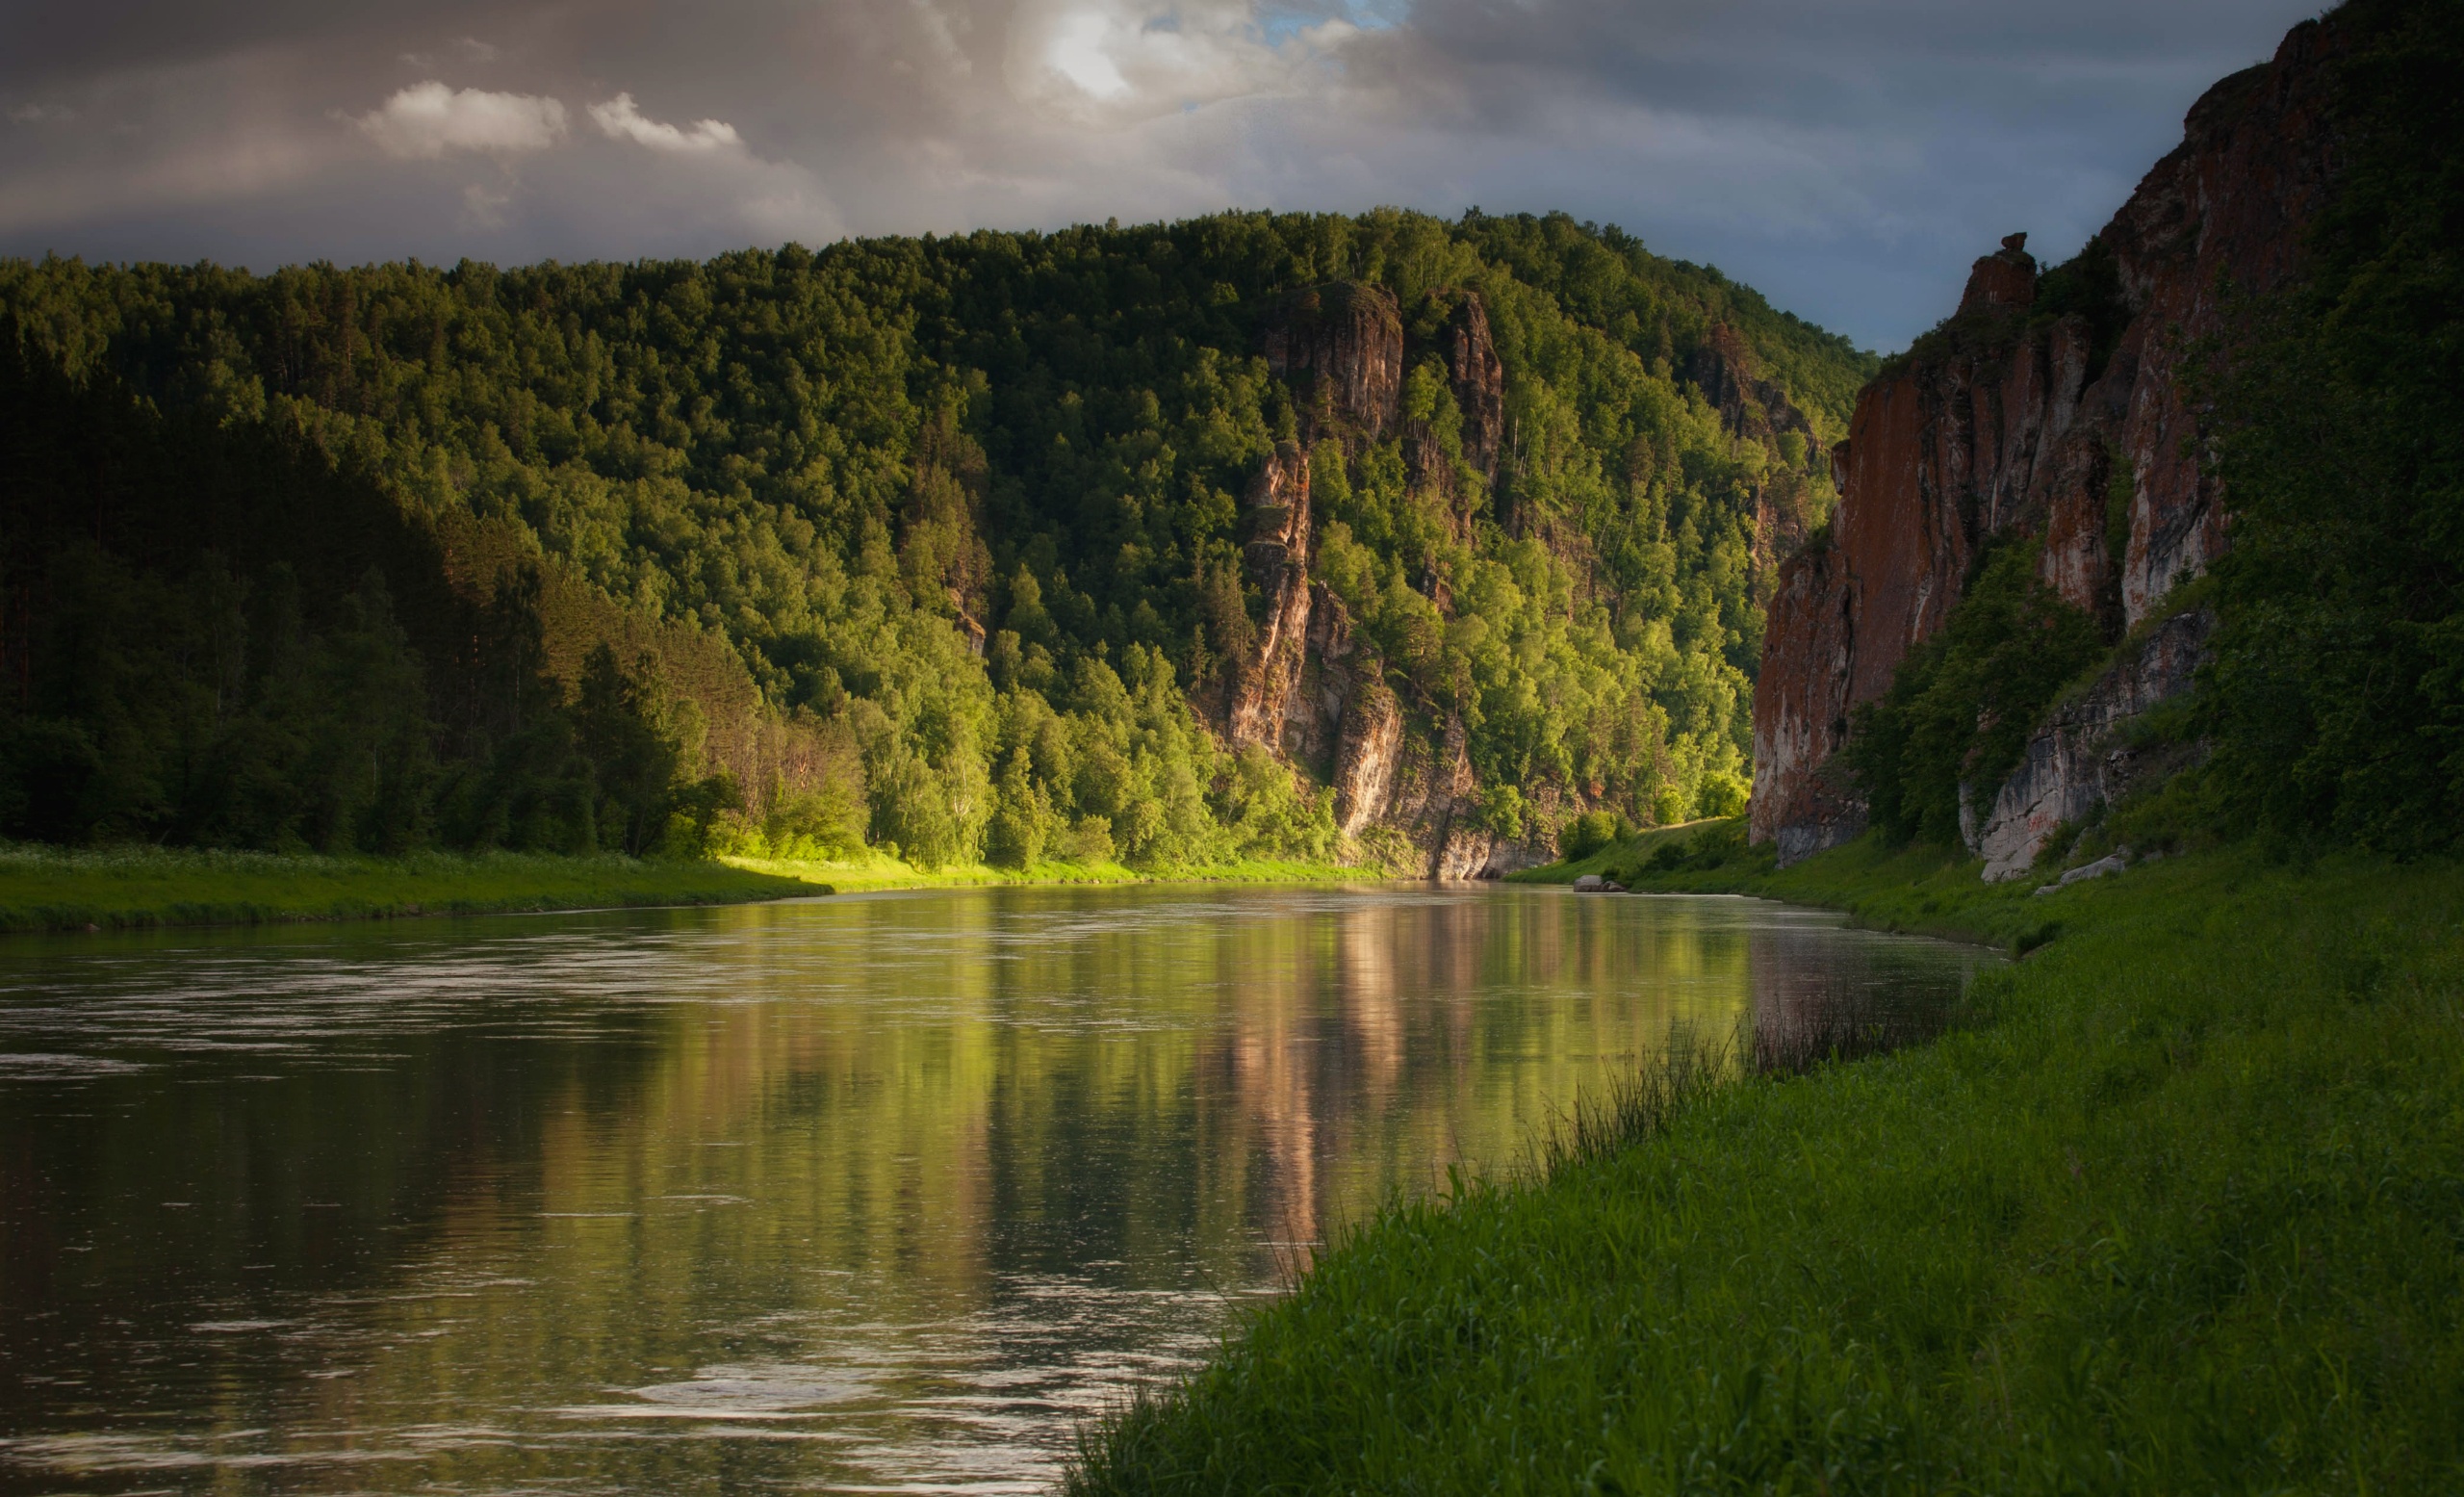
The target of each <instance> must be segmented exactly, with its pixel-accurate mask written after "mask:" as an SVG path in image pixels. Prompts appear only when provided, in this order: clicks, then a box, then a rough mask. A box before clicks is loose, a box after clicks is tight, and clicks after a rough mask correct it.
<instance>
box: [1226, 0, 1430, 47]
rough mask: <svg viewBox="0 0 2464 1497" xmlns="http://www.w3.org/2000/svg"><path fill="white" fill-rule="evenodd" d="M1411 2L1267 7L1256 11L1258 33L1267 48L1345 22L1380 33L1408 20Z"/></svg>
mask: <svg viewBox="0 0 2464 1497" xmlns="http://www.w3.org/2000/svg"><path fill="white" fill-rule="evenodd" d="M1411 13H1412V6H1411V0H1328V3H1326V4H1323V5H1306V6H1293V5H1267V6H1262V7H1260V8H1259V11H1258V31H1259V34H1260V35H1262V36H1263V37H1265V38H1266V40H1267V44H1268V45H1269V46H1274V47H1279V46H1281V45H1283V44H1284V43H1285V42H1287V41H1290V40H1291V39H1293V38H1295V37H1297V36H1299V35H1300V34H1301V33H1302V32H1304V31H1307V30H1308V29H1310V28H1311V27H1313V26H1318V25H1322V24H1323V23H1325V22H1327V21H1329V20H1346V21H1349V22H1351V23H1352V24H1353V25H1354V26H1357V27H1359V28H1360V29H1361V30H1363V31H1384V30H1385V29H1387V28H1388V27H1390V26H1399V25H1401V24H1402V23H1403V22H1404V21H1406V20H1408V19H1410V17H1411Z"/></svg>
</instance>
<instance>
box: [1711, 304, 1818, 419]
mask: <svg viewBox="0 0 2464 1497" xmlns="http://www.w3.org/2000/svg"><path fill="white" fill-rule="evenodd" d="M1685 377H1686V378H1688V379H1690V380H1692V381H1693V382H1694V386H1695V388H1697V389H1699V390H1701V391H1702V392H1703V399H1705V400H1708V401H1710V402H1711V404H1712V405H1714V406H1716V407H1718V409H1719V413H1720V420H1721V422H1722V423H1723V424H1724V425H1726V426H1728V428H1729V431H1730V432H1731V433H1732V435H1735V436H1741V437H1767V436H1771V435H1774V434H1776V433H1779V432H1782V431H1795V432H1799V433H1801V434H1803V435H1804V436H1805V437H1806V438H1807V439H1808V440H1809V441H1810V440H1811V439H1812V437H1813V423H1812V422H1811V421H1809V420H1808V419H1807V418H1806V414H1805V412H1803V411H1801V410H1799V409H1797V407H1796V406H1795V404H1793V403H1792V402H1791V401H1790V400H1788V392H1787V391H1785V390H1784V389H1782V388H1781V387H1780V386H1779V384H1778V383H1777V382H1776V381H1774V380H1769V379H1765V378H1763V377H1762V372H1761V361H1760V360H1758V359H1757V358H1756V357H1755V356H1754V349H1753V348H1751V347H1749V346H1748V345H1747V343H1746V341H1745V339H1744V337H1743V336H1742V335H1741V334H1739V333H1738V332H1737V330H1736V329H1735V328H1733V327H1731V326H1730V325H1729V324H1728V323H1712V324H1711V329H1710V331H1709V332H1708V333H1707V334H1706V335H1705V336H1704V339H1703V346H1702V347H1701V348H1697V349H1695V350H1694V354H1693V356H1692V357H1691V358H1689V359H1687V360H1686V361H1685Z"/></svg>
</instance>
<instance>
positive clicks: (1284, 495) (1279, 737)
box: [1227, 442, 1310, 750]
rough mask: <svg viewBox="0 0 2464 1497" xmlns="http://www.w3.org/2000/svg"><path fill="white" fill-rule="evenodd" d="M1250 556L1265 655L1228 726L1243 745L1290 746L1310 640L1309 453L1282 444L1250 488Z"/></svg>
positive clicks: (1250, 666) (1241, 686) (1244, 682)
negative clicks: (1286, 738)
mask: <svg viewBox="0 0 2464 1497" xmlns="http://www.w3.org/2000/svg"><path fill="white" fill-rule="evenodd" d="M1243 512H1244V514H1245V517H1246V519H1247V522H1248V528H1249V542H1248V546H1247V548H1246V551H1245V560H1246V562H1247V564H1248V569H1249V576H1250V578H1251V579H1252V580H1253V581H1256V583H1257V584H1258V589H1259V591H1261V592H1263V593H1264V594H1266V600H1267V611H1266V618H1265V620H1264V622H1263V623H1262V625H1261V627H1260V628H1259V631H1258V645H1257V652H1256V654H1254V655H1253V656H1251V657H1250V658H1248V659H1247V660H1246V661H1245V662H1243V665H1242V668H1241V671H1240V675H1239V677H1238V679H1237V680H1236V681H1235V683H1234V684H1233V689H1232V701H1231V710H1230V711H1229V713H1228V714H1227V715H1228V717H1229V723H1228V727H1229V729H1230V736H1231V738H1232V742H1233V743H1234V744H1235V745H1236V746H1241V745H1246V744H1251V743H1263V744H1265V745H1267V746H1268V747H1269V748H1272V749H1278V750H1279V749H1281V748H1282V746H1283V734H1284V724H1285V721H1286V719H1287V718H1288V717H1289V716H1290V715H1291V710H1292V704H1293V699H1294V697H1295V695H1296V693H1297V691H1298V689H1299V686H1300V674H1301V667H1302V664H1303V660H1304V656H1305V653H1306V645H1307V641H1308V635H1309V617H1310V596H1309V593H1310V588H1309V454H1308V453H1306V452H1302V451H1301V450H1300V448H1299V446H1298V445H1297V444H1296V443H1292V442H1283V443H1278V444H1277V445H1276V447H1275V450H1274V452H1273V454H1272V455H1270V457H1268V458H1267V460H1266V464H1265V466H1263V467H1261V468H1260V469H1259V470H1258V476H1257V477H1256V478H1254V479H1253V480H1251V482H1250V484H1249V493H1248V497H1247V501H1246V503H1245V504H1244V506H1243Z"/></svg>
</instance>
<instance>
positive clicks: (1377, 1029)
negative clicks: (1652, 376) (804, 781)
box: [0, 886, 1989, 1493]
mask: <svg viewBox="0 0 2464 1497" xmlns="http://www.w3.org/2000/svg"><path fill="white" fill-rule="evenodd" d="M1988 960H1989V958H1986V957H1984V956H1982V955H1980V954H1978V953H1975V952H1972V951H1968V950H1965V949H1963V948H1959V947H1953V946H1947V945H1941V944H1937V943H1933V942H1920V941H1913V940H1908V939H1904V938H1895V937H1889V936H1883V935H1877V934H1873V933H1870V932H1860V931H1851V930H1847V929H1845V928H1843V927H1842V925H1841V924H1840V922H1839V920H1838V919H1837V918H1836V917H1835V916H1827V915H1823V914H1819V913H1815V912H1809V911H1803V910H1794V909H1789V908H1786V907H1783V906H1779V905H1773V904H1768V903H1763V902H1759V901H1753V900H1743V899H1712V898H1702V899H1693V898H1640V897H1615V896H1604V897H1577V896H1574V895H1572V894H1570V893H1567V892H1564V891H1562V890H1536V889H1531V890H1527V889H1510V888H1509V889H1498V888H1494V887H1491V888H1437V887H1428V886H1365V887H1361V888H1353V889H1333V888H1326V889H1258V890H1241V889H1223V888H1169V887H1146V888H1129V889H1079V890H1072V889H1006V890H959V891H949V890H941V891H931V892H911V893H896V894H880V895H866V896H857V897H844V898H836V899H824V900H815V901H804V902H797V903H791V904H780V905H762V906H752V907H742V908H732V909H718V910H693V911H658V912H647V913H645V912H626V913H609V914H593V915H566V916H508V917H498V918H488V919H464V920H422V921H406V922H399V923H396V924H390V925H364V926H316V927H294V928H288V929H282V930H275V931H268V932H239V933H201V932H180V933H167V934H162V935H156V936H151V937H127V938H116V937H86V938H83V939H63V940H34V939H16V940H12V941H8V942H0V1489H5V1490H9V1491H25V1492H55V1491H57V1492H140V1491H148V1492H150V1491H204V1490H214V1491H218V1492H221V1491H227V1492H319V1493H326V1492H395V1491H431V1492H472V1493H481V1492H487V1493H498V1492H542V1493H545V1492H555V1493H596V1492H616V1491H659V1492H683V1491H705V1490H728V1491H736V1490H756V1489H768V1488H787V1489H798V1490H849V1491H855V1490H883V1489H898V1490H919V1491H924V1490H929V1491H983V1492H1001V1491H1020V1490H1038V1489H1042V1488H1045V1487H1048V1486H1049V1484H1051V1483H1052V1481H1053V1480H1054V1479H1055V1477H1056V1476H1057V1474H1058V1472H1059V1470H1060V1464H1061V1462H1062V1461H1063V1460H1064V1459H1065V1458H1066V1455H1067V1453H1068V1451H1069V1449H1070V1442H1071V1439H1072V1435H1073V1432H1074V1431H1075V1430H1076V1429H1077V1428H1078V1426H1079V1424H1080V1422H1081V1421H1082V1420H1083V1418H1084V1417H1085V1416H1086V1415H1088V1414H1090V1413H1092V1412H1094V1411H1097V1410H1100V1409H1101V1408H1102V1407H1105V1406H1106V1405H1107V1404H1108V1403H1109V1402H1110V1401H1113V1400H1116V1399H1117V1398H1118V1397H1119V1396H1120V1395H1121V1392H1122V1390H1123V1389H1125V1388H1128V1387H1130V1386H1133V1385H1135V1384H1136V1383H1137V1382H1139V1381H1142V1380H1150V1379H1159V1378H1164V1377H1168V1376H1169V1375H1171V1374H1172V1373H1174V1372H1175V1371H1178V1370H1181V1369H1185V1368H1187V1367H1189V1366H1191V1365H1192V1364H1193V1362H1195V1361H1196V1360H1197V1359H1200V1358H1202V1357H1203V1356H1205V1355H1206V1354H1207V1353H1208V1352H1209V1350H1210V1349H1211V1348H1212V1347H1213V1346H1215V1345H1216V1343H1217V1338H1218V1336H1219V1334H1220V1332H1221V1330H1222V1328H1223V1327H1224V1326H1225V1325H1226V1324H1228V1323H1230V1322H1231V1321H1232V1320H1233V1319H1234V1317H1235V1316H1236V1315H1237V1312H1238V1308H1239V1305H1240V1304H1241V1303H1243V1302H1245V1301H1249V1300H1253V1299H1254V1298H1255V1297H1258V1296H1260V1295H1263V1294H1268V1293H1271V1292H1272V1291H1273V1289H1274V1287H1275V1286H1276V1285H1277V1284H1278V1283H1279V1282H1280V1281H1282V1279H1283V1278H1284V1276H1285V1275H1286V1274H1287V1272H1288V1271H1289V1268H1290V1266H1291V1265H1292V1264H1294V1263H1296V1262H1298V1261H1304V1260H1305V1259H1306V1257H1307V1255H1308V1253H1309V1252H1311V1251H1312V1250H1313V1249H1314V1248H1315V1247H1316V1246H1317V1245H1319V1244H1321V1243H1322V1242H1323V1241H1325V1240H1326V1238H1327V1235H1328V1233H1329V1232H1330V1231H1335V1230H1339V1229H1340V1227H1341V1226H1342V1225H1343V1224H1345V1223H1347V1222H1351V1221H1357V1220H1358V1219H1359V1218H1360V1217H1361V1216H1362V1214H1363V1213H1364V1212H1366V1211H1368V1210H1370V1209H1373V1207H1374V1206H1375V1204H1376V1203H1377V1202H1378V1201H1379V1200H1384V1199H1388V1198H1390V1197H1392V1196H1393V1195H1395V1194H1397V1193H1409V1192H1417V1191H1424V1190H1427V1189H1429V1188H1431V1186H1432V1184H1438V1185H1441V1186H1442V1184H1443V1181H1444V1178H1445V1171H1446V1168H1447V1166H1449V1165H1450V1164H1456V1165H1468V1166H1470V1167H1472V1168H1475V1169H1482V1170H1491V1171H1495V1170H1501V1169H1511V1168H1514V1167H1516V1166H1517V1165H1519V1164H1521V1163H1524V1162H1526V1161H1527V1159H1528V1157H1529V1153H1528V1150H1529V1148H1530V1145H1531V1142H1532V1140H1533V1139H1534V1138H1536V1137H1539V1136H1542V1135H1544V1134H1545V1133H1546V1131H1547V1130H1548V1129H1549V1128H1551V1127H1552V1126H1553V1125H1555V1124H1556V1123H1559V1122H1560V1121H1561V1120H1562V1119H1563V1118H1564V1117H1565V1116H1566V1114H1567V1112H1568V1111H1569V1110H1570V1109H1571V1108H1572V1107H1574V1106H1575V1105H1576V1103H1577V1100H1578V1097H1582V1096H1585V1095H1598V1094H1599V1092H1600V1091H1602V1090H1603V1089H1604V1088H1606V1087H1608V1086H1610V1085H1612V1084H1613V1083H1614V1082H1615V1080H1616V1078H1617V1077H1618V1076H1620V1075H1621V1074H1623V1073H1627V1072H1630V1071H1632V1070H1633V1069H1634V1068H1635V1067H1636V1066H1637V1065H1639V1064H1641V1063H1643V1062H1644V1061H1645V1060H1646V1059H1647V1058H1648V1057H1649V1056H1650V1055H1651V1054H1652V1052H1654V1051H1655V1050H1656V1049H1659V1048H1661V1047H1662V1046H1664V1045H1668V1044H1670V1043H1671V1039H1672V1035H1675V1036H1679V1037H1681V1038H1682V1037H1683V1036H1686V1035H1692V1036H1695V1037H1698V1038H1707V1039H1712V1040H1728V1039H1730V1038H1731V1037H1733V1036H1737V1035H1739V1034H1740V1033H1741V1032H1743V1030H1741V1026H1744V1028H1745V1029H1751V1030H1753V1031H1756V1032H1758V1033H1760V1034H1761V1035H1762V1036H1764V1037H1765V1038H1766V1039H1767V1037H1769V1036H1771V1035H1773V1034H1780V1033H1784V1032H1786V1031H1787V1030H1788V1029H1789V1027H1790V1025H1792V1024H1797V1023H1801V1022H1803V1021H1804V1020H1807V1019H1808V1017H1809V1016H1811V1017H1812V1018H1814V1019H1815V1020H1824V1018H1825V1016H1832V1017H1835V1016H1836V1015H1837V1014H1839V1013H1841V1012H1855V1013H1859V1014H1865V1015H1873V1016H1882V1017H1883V1018H1885V1019H1887V1020H1890V1021H1891V1022H1893V1023H1898V1024H1904V1025H1908V1026H1912V1027H1918V1028H1921V1027H1923V1026H1924V1025H1925V1024H1927V1023H1929V1022H1931V1021H1933V1020H1934V1018H1935V1017H1936V1016H1938V1015H1940V1014H1941V1013H1942V1012H1944V1011H1945V1009H1946V1008H1947V1006H1948V1005H1949V1003H1950V1002H1951V1001H1952V1000H1953V999H1954V998H1955V996H1956V995H1957V994H1958V993H1959V992H1960V991H1961V990H1962V987H1963V984H1964V983H1965V982H1966V981H1967V979H1968V977H1969V976H1970V974H1971V973H1972V972H1973V970H1974V969H1975V968H1977V967H1978V966H1979V965H1980V964H1981V963H1983V962H1986V961H1988Z"/></svg>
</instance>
